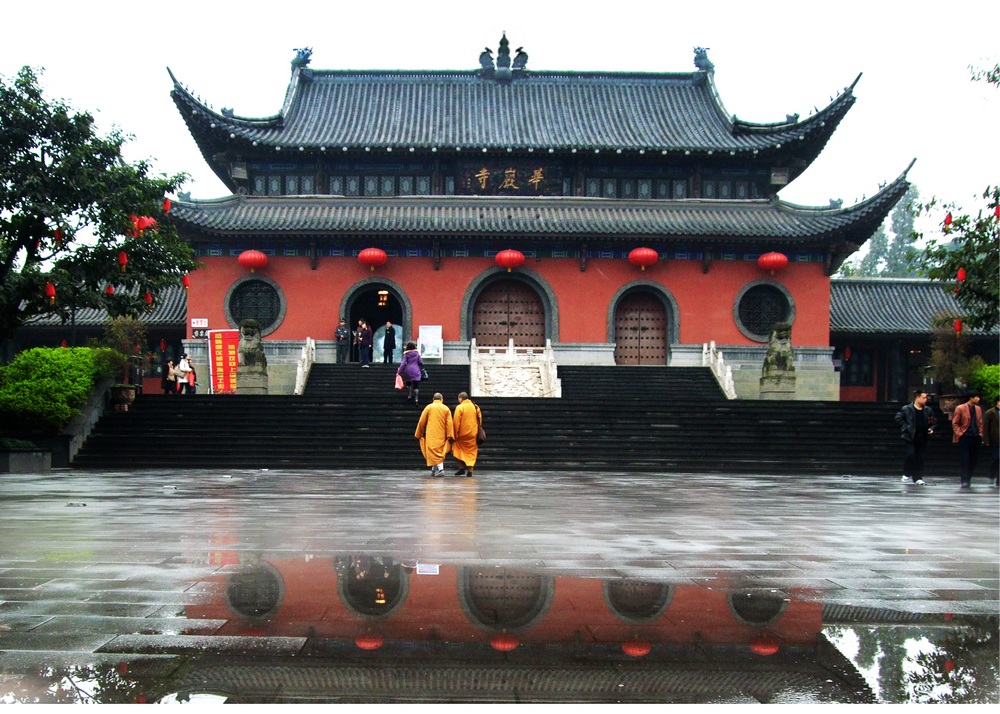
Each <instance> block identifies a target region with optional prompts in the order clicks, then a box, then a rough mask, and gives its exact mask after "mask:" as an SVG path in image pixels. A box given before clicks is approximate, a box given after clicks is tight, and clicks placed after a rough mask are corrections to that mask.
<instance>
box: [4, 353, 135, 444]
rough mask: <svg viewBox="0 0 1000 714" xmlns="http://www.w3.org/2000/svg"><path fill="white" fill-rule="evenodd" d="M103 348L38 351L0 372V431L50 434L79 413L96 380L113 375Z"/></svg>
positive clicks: (112, 359) (111, 355)
mask: <svg viewBox="0 0 1000 714" xmlns="http://www.w3.org/2000/svg"><path fill="white" fill-rule="evenodd" d="M116 364H117V362H116V361H115V355H114V351H113V350H109V349H107V348H100V349H91V348H88V347H76V348H71V349H67V348H61V347H58V348H54V349H52V348H45V347H37V348H35V349H31V350H25V351H24V352H21V353H20V354H18V355H17V356H16V357H15V358H14V361H13V362H11V363H10V364H9V365H7V366H6V367H0V428H2V429H3V430H4V431H5V432H44V433H54V432H56V431H58V430H59V429H60V428H62V427H63V426H64V425H65V424H66V422H68V421H69V420H70V419H71V418H72V417H73V415H74V414H75V413H76V412H77V411H79V409H80V408H81V407H82V406H83V405H84V404H86V403H87V398H88V397H89V396H90V393H91V391H93V389H94V384H95V382H97V381H98V380H101V379H105V378H107V377H110V376H112V375H113V374H114V373H115V368H116Z"/></svg>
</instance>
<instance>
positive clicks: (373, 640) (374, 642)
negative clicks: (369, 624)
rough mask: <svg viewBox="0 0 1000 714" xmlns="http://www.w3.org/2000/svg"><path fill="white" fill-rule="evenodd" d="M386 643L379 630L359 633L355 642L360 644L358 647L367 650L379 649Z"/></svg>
mask: <svg viewBox="0 0 1000 714" xmlns="http://www.w3.org/2000/svg"><path fill="white" fill-rule="evenodd" d="M384 643H385V640H384V639H383V638H382V635H380V634H378V633H377V632H366V633H364V634H363V635H358V636H357V637H355V638H354V644H356V645H357V646H358V649H362V650H365V651H368V652H370V651H372V650H377V649H378V648H379V647H381V646H382V645H383V644H384Z"/></svg>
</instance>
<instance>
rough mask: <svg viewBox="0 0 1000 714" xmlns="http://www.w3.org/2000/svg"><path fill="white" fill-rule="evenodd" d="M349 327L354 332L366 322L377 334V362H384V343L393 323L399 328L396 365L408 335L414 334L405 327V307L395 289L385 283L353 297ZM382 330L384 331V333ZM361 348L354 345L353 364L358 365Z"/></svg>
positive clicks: (372, 285)
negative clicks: (387, 325) (355, 362)
mask: <svg viewBox="0 0 1000 714" xmlns="http://www.w3.org/2000/svg"><path fill="white" fill-rule="evenodd" d="M346 317H347V326H348V327H350V328H351V330H352V331H354V330H356V329H357V327H358V320H364V321H365V322H367V323H368V325H369V326H370V327H371V328H372V332H374V333H376V335H375V337H376V339H375V342H376V345H375V347H376V349H375V350H374V351H375V352H376V353H377V354H375V355H374V357H375V361H376V362H381V361H382V339H381V336H382V334H383V332H384V328H385V323H386V322H391V323H392V324H393V325H395V326H396V350H395V354H394V358H393V362H396V363H398V362H399V360H400V358H401V355H402V350H403V339H405V338H404V337H403V336H404V335H409V334H410V330H409V329H407V328H408V326H407V325H405V324H404V322H403V319H404V310H403V303H402V301H401V300H400V298H399V295H398V294H397V292H396V290H395V288H394V287H393V286H392V285H388V284H386V283H381V282H370V283H367V284H365V285H363V286H360V287H359V288H358V289H357V291H356V292H354V293H353V294H352V295H351V296H350V300H349V302H348V307H347V310H346ZM380 330H382V331H380ZM357 359H358V348H357V345H355V344H352V345H351V361H357Z"/></svg>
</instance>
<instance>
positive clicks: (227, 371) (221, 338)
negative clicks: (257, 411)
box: [208, 330, 240, 394]
mask: <svg viewBox="0 0 1000 714" xmlns="http://www.w3.org/2000/svg"><path fill="white" fill-rule="evenodd" d="M239 346H240V331H239V330H209V331H208V366H209V371H210V372H211V375H212V394H235V393H236V368H237V367H238V366H239V353H238V350H239Z"/></svg>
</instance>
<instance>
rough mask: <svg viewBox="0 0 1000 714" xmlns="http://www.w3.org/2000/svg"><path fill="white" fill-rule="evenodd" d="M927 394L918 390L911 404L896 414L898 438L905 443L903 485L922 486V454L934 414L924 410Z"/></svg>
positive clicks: (932, 429) (925, 448)
mask: <svg viewBox="0 0 1000 714" xmlns="http://www.w3.org/2000/svg"><path fill="white" fill-rule="evenodd" d="M926 405H927V392H925V391H923V390H922V389H918V390H916V391H915V392H914V393H913V403H912V404H907V405H906V406H904V407H903V408H902V409H900V410H899V411H898V412H896V424H897V425H898V426H899V431H900V434H899V435H900V436H901V437H902V439H903V441H905V442H906V456H905V457H904V458H903V478H902V481H903V483H911V482H912V483H915V484H917V485H918V486H923V485H924V454H925V453H926V452H927V437H928V436H930V434H931V433H932V432H933V431H934V412H933V411H931V410H930V409H925V408H924V407H925V406H926Z"/></svg>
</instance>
